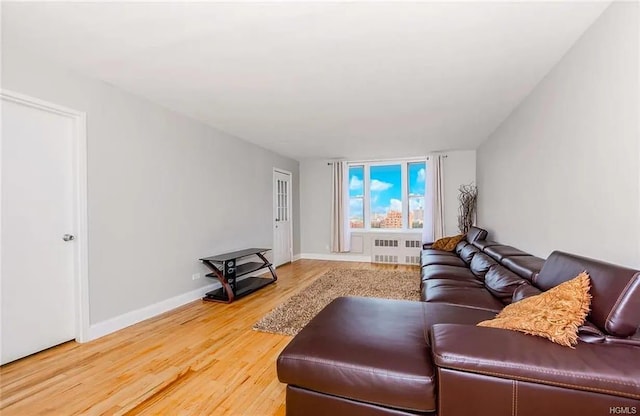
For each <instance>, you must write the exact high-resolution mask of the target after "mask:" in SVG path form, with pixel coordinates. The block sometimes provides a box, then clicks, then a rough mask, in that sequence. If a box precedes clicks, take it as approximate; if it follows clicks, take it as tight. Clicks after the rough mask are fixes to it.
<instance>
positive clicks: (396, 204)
mask: <svg viewBox="0 0 640 416" xmlns="http://www.w3.org/2000/svg"><path fill="white" fill-rule="evenodd" d="M389 206H390V208H389V210H390V211H400V212H402V201H400V200H399V199H395V198H391V200H390V201H389Z"/></svg>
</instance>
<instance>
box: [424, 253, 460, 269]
mask: <svg viewBox="0 0 640 416" xmlns="http://www.w3.org/2000/svg"><path fill="white" fill-rule="evenodd" d="M420 261H421V263H422V266H423V267H424V266H431V265H432V264H442V265H447V266H458V267H466V264H465V263H464V261H462V259H460V258H458V257H456V256H441V255H438V254H427V255H423V256H422V258H421V259H420Z"/></svg>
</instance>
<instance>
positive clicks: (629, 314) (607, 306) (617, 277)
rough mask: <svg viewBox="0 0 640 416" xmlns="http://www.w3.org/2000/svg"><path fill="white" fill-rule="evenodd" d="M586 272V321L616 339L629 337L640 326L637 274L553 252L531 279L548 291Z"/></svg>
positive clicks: (639, 277)
mask: <svg viewBox="0 0 640 416" xmlns="http://www.w3.org/2000/svg"><path fill="white" fill-rule="evenodd" d="M583 271H586V272H587V273H588V274H589V276H590V278H591V296H592V297H593V299H592V300H591V315H590V319H589V320H590V321H591V322H592V323H594V324H595V325H596V326H597V327H598V328H600V329H601V330H603V331H605V332H607V333H609V334H612V335H615V336H619V337H628V336H631V335H633V334H634V333H635V332H636V331H637V329H638V326H640V272H639V271H638V270H635V269H630V268H627V267H623V266H618V265H615V264H610V263H605V262H602V261H598V260H594V259H590V258H587V257H581V256H576V255H574V254H569V253H563V252H561V251H554V252H553V253H551V255H550V256H549V258H548V259H547V261H545V263H544V266H543V267H542V270H541V271H540V273H539V274H538V277H537V278H536V280H535V285H536V286H538V287H539V288H540V289H542V290H549V289H551V288H552V287H555V286H557V285H559V284H561V283H563V282H566V281H568V280H571V279H573V278H574V277H575V276H577V275H578V274H579V273H581V272H583Z"/></svg>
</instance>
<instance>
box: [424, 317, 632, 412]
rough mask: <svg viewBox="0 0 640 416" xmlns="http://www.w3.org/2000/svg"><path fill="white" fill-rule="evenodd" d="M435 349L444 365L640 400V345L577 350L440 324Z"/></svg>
mask: <svg viewBox="0 0 640 416" xmlns="http://www.w3.org/2000/svg"><path fill="white" fill-rule="evenodd" d="M431 347H432V353H433V361H434V363H435V364H436V366H438V367H439V368H443V369H448V370H453V371H460V372H465V373H474V374H481V375H485V376H491V377H497V378H501V379H509V380H520V381H526V382H530V383H537V384H543V385H550V386H557V387H562V388H568V389H574V390H581V391H588V392H595V393H603V394H609V395H614V396H619V397H626V398H630V399H635V400H638V399H640V366H638V365H635V364H631V363H639V362H640V347H636V346H629V345H611V344H588V343H583V342H579V343H578V345H577V346H576V348H575V349H572V348H568V347H563V346H560V345H557V344H554V343H552V342H551V341H548V340H546V339H543V338H540V337H535V336H532V335H526V334H522V333H519V332H515V331H508V330H504V329H496V328H484V327H477V326H471V325H458V324H436V325H434V326H433V327H432V329H431ZM630 364H631V365H630Z"/></svg>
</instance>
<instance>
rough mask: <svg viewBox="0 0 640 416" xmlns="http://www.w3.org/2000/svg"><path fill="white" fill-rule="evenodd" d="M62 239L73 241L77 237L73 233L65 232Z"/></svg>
mask: <svg viewBox="0 0 640 416" xmlns="http://www.w3.org/2000/svg"><path fill="white" fill-rule="evenodd" d="M62 239H63V240H64V241H73V240H75V239H76V237H75V236H74V235H73V234H65V235H63V236H62Z"/></svg>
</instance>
